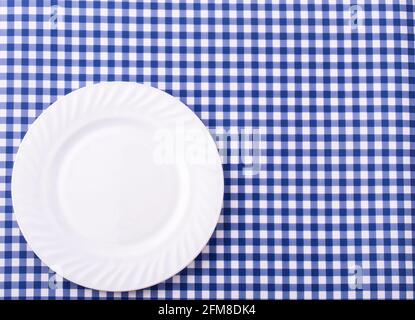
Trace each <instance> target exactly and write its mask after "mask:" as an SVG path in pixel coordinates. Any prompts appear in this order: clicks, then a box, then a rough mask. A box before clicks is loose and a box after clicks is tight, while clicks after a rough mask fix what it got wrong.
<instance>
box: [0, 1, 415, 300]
mask: <svg viewBox="0 0 415 320" xmlns="http://www.w3.org/2000/svg"><path fill="white" fill-rule="evenodd" d="M0 6H1V7H0V128H1V129H0V150H1V151H0V180H1V181H0V208H1V210H0V297H1V298H4V299H16V298H19V299H55V298H57V299H75V298H78V299H91V298H92V299H98V298H103V299H117V298H134V299H142V298H144V299H148V298H153V299H156V298H167V299H170V298H182V299H191V298H195V299H201V298H211V299H222V298H228V299H229V298H232V299H234V298H235V299H236V298H238V299H251V298H255V299H413V298H414V258H415V255H414V244H415V243H414V237H413V232H414V220H413V209H412V204H413V201H414V200H415V192H414V191H413V190H412V185H413V184H415V176H413V175H412V174H413V173H412V172H413V171H415V169H414V168H415V167H414V165H415V163H414V161H415V158H414V157H415V153H414V150H415V144H414V143H415V129H414V128H415V123H414V121H415V114H414V110H413V108H414V107H415V52H414V47H415V42H414V20H415V19H414V4H413V2H412V1H411V0H408V1H405V0H401V1H380V2H378V1H364V0H362V1H357V2H354V1H345V0H339V1H315V2H307V1H301V2H300V1H294V4H293V3H290V4H286V3H282V2H281V3H278V2H276V1H265V2H264V1H259V2H256V1H252V3H250V2H243V1H236V0H233V1H232V2H227V1H226V2H220V1H195V2H179V1H173V0H171V1H145V2H142V1H64V0H52V1H49V2H48V1H34V0H28V1H22V0H2V1H0ZM100 81H133V82H140V83H148V84H151V85H152V86H154V87H157V88H160V89H162V90H165V91H167V92H168V93H170V94H172V95H173V96H176V97H178V98H180V99H181V100H182V101H183V102H184V103H186V104H187V105H188V106H189V107H190V108H191V109H192V110H193V111H194V112H195V113H196V114H197V115H198V116H199V117H200V118H201V119H202V121H203V122H204V123H205V124H206V126H208V127H209V128H211V129H224V130H236V132H237V133H238V132H239V131H240V130H242V129H244V128H247V129H259V130H260V132H261V133H262V134H261V142H260V144H259V151H260V155H261V157H260V161H261V162H260V163H261V167H260V171H259V173H258V174H256V175H244V173H243V169H244V167H246V166H247V164H246V162H244V158H243V157H242V156H241V155H238V152H237V151H238V150H240V148H239V146H238V143H233V142H230V143H228V144H227V146H226V148H227V149H228V151H235V150H236V152H234V153H233V155H232V156H228V157H227V159H224V162H225V163H224V173H225V199H224V206H223V211H222V215H221V218H220V221H219V224H218V226H217V229H216V231H215V233H214V235H213V237H212V238H211V240H210V242H209V244H208V245H207V246H206V248H205V249H204V250H203V252H202V253H201V254H200V255H199V256H198V257H197V259H196V260H195V261H193V262H192V263H191V264H190V265H189V266H188V267H187V268H186V269H185V270H183V271H182V272H180V273H179V274H177V275H175V276H174V277H173V278H171V279H169V280H167V281H165V282H164V283H160V284H159V285H156V286H153V287H151V288H148V289H145V290H139V291H134V292H128V293H106V292H97V291H93V290H90V289H85V288H82V287H80V286H77V285H76V284H74V283H71V282H69V281H66V280H64V281H63V282H61V283H60V281H59V279H55V278H56V276H55V274H54V273H53V271H51V270H49V268H48V267H47V266H46V265H44V264H43V263H42V262H41V261H40V260H39V259H38V258H37V257H36V256H35V255H34V253H33V252H32V251H31V250H30V248H29V247H28V245H27V244H26V241H25V239H24V238H23V236H22V235H21V234H20V231H19V228H18V225H17V223H16V220H15V218H14V214H13V207H12V201H11V191H10V180H11V174H12V167H13V158H14V155H15V154H16V152H17V149H18V146H19V143H20V141H21V139H22V137H23V136H24V134H25V133H26V131H27V130H28V127H29V126H30V124H31V123H32V122H33V121H34V120H35V118H36V117H37V116H39V114H40V113H41V112H42V110H44V109H45V108H47V107H48V106H49V105H50V104H51V103H53V102H54V101H55V100H56V99H57V98H58V97H61V96H63V95H65V94H67V93H69V92H71V91H72V90H74V89H77V88H79V87H82V86H85V85H88V84H91V83H96V82H100ZM411 108H412V110H411ZM246 148H249V146H246V145H245V144H243V145H242V150H244V149H246ZM252 151H254V150H253V149H252ZM55 280H56V281H55ZM51 283H52V284H57V285H51ZM59 283H60V284H59Z"/></svg>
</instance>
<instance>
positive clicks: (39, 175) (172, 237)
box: [12, 82, 223, 291]
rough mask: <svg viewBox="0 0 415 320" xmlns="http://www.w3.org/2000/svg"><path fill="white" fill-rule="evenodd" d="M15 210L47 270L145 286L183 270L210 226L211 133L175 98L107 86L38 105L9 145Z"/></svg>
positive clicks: (213, 196) (142, 88) (216, 174)
mask: <svg viewBox="0 0 415 320" xmlns="http://www.w3.org/2000/svg"><path fill="white" fill-rule="evenodd" d="M12 198H13V207H14V212H15V216H16V219H17V222H18V224H19V227H20V229H21V231H22V233H23V235H24V237H25V239H26V240H27V242H28V244H29V246H30V247H31V248H32V249H33V251H34V252H35V253H36V254H37V255H38V256H39V258H40V259H41V260H42V261H43V262H44V263H46V264H47V265H48V266H49V267H50V268H51V269H53V270H54V271H56V272H57V273H58V274H59V275H61V276H62V277H64V278H66V279H68V280H70V281H73V282H75V283H77V284H79V285H82V286H85V287H88V288H93V289H98V290H107V291H127V290H135V289H140V288H145V287H148V286H151V285H154V284H157V283H159V282H161V281H163V280H166V279H167V278H169V277H171V276H173V275H174V274H176V273H177V272H179V271H180V270H182V269H183V268H185V267H186V266H187V265H188V264H189V263H190V262H191V261H192V260H193V259H194V258H195V257H196V256H197V255H198V254H199V253H200V252H201V250H202V249H203V247H204V246H205V245H206V243H207V242H208V240H209V238H210V237H211V235H212V233H213V231H214V229H215V226H216V223H217V221H218V218H219V215H220V211H221V206H222V199H223V171H222V166H221V161H220V157H219V154H218V151H217V149H216V145H215V142H214V140H213V139H212V137H211V135H210V134H209V131H208V130H207V129H206V128H205V126H204V125H203V123H202V122H201V121H200V120H199V119H198V117H197V116H196V115H195V114H194V113H193V112H192V111H191V110H190V109H189V108H188V107H187V106H185V105H184V104H183V103H181V102H180V101H179V100H178V99H176V98H174V97H172V96H170V95H168V94H167V93H165V92H163V91H160V90H158V89H155V88H152V87H150V86H146V85H141V84H136V83H124V82H108V83H100V84H96V85H92V86H88V87H84V88H81V89H79V90H76V91H74V92H72V93H70V94H68V95H66V96H64V97H63V98H61V99H59V100H58V101H56V102H55V103H54V104H52V105H51V106H50V107H49V108H47V109H46V110H45V111H44V112H43V113H42V114H41V115H40V116H39V117H38V119H37V120H36V121H35V122H34V123H33V124H32V125H31V127H30V129H29V131H28V132H27V134H26V136H25V137H24V139H23V141H22V143H21V145H20V148H19V150H18V152H17V155H16V159H15V163H14V169H13V176H12Z"/></svg>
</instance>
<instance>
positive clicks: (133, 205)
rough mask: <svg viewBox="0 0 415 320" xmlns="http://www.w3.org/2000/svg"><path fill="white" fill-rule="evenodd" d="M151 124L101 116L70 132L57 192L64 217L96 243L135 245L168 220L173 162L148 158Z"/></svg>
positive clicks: (173, 197) (174, 191)
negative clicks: (160, 161) (169, 164)
mask: <svg viewBox="0 0 415 320" xmlns="http://www.w3.org/2000/svg"><path fill="white" fill-rule="evenodd" d="M154 130H156V129H155V128H153V127H152V126H151V125H140V126H134V125H132V124H131V123H130V122H129V121H128V120H127V121H125V122H123V121H121V122H120V121H106V122H105V121H104V122H101V123H99V124H96V125H92V126H89V127H87V128H85V129H83V130H81V131H80V132H78V133H76V134H75V135H73V136H72V138H71V140H70V141H69V143H68V146H66V147H65V148H62V149H63V150H65V151H64V152H62V155H61V165H60V167H59V170H58V178H57V187H58V188H57V189H58V190H57V192H58V201H59V207H60V209H61V210H62V211H63V213H64V217H65V219H66V220H67V222H68V223H69V224H70V225H71V226H72V228H74V229H75V230H76V231H77V232H79V233H80V234H82V235H83V236H84V237H86V238H88V239H89V240H92V241H94V242H95V243H101V244H129V245H131V244H137V243H140V242H142V241H144V240H148V239H149V238H151V237H153V236H155V235H157V234H158V233H159V232H161V231H162V229H163V227H164V226H165V225H166V224H168V223H169V221H170V220H171V219H172V216H173V213H174V211H175V207H176V205H177V202H178V199H177V195H178V194H180V190H178V186H179V188H180V185H181V184H180V181H179V180H180V179H179V175H178V172H177V169H176V168H175V167H174V166H162V165H158V164H157V163H155V162H154V160H153V146H152V136H153V133H154Z"/></svg>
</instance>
